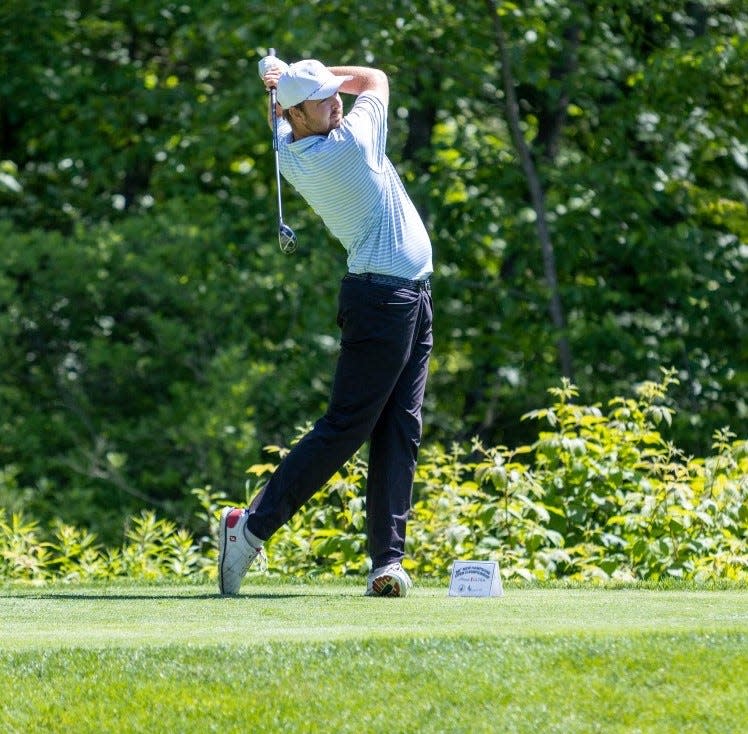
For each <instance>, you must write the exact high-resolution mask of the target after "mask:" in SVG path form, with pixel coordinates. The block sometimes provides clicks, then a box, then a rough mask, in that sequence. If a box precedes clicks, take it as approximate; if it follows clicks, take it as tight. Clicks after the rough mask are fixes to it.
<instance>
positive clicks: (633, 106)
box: [0, 0, 748, 533]
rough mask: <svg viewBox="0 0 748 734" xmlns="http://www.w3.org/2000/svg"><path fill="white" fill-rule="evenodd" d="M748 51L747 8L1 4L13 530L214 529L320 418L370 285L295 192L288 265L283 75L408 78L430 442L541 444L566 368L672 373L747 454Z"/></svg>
mask: <svg viewBox="0 0 748 734" xmlns="http://www.w3.org/2000/svg"><path fill="white" fill-rule="evenodd" d="M492 13H498V14H499V17H500V21H501V27H502V28H503V29H504V32H505V36H506V52H507V54H508V57H509V59H510V61H511V69H512V72H513V89H514V91H515V93H516V96H517V108H518V113H519V125H520V128H521V132H522V135H523V137H524V141H525V142H526V145H527V148H528V150H529V152H530V154H531V156H532V162H533V164H534V167H535V169H536V171H537V175H538V181H539V184H540V186H541V190H542V196H543V203H544V206H545V211H546V213H547V220H548V221H547V224H548V228H549V234H550V235H551V237H552V243H553V249H554V256H555V262H556V266H557V267H556V269H557V278H558V283H557V285H558V295H559V298H560V303H561V304H562V307H563V310H564V326H563V329H561V333H560V330H559V322H558V321H556V322H555V323H554V321H553V320H552V319H551V317H550V315H549V304H550V302H551V296H552V292H551V289H550V285H551V284H549V283H548V282H547V278H546V274H547V271H546V270H545V269H544V263H543V253H542V252H541V247H540V243H539V242H538V239H537V234H536V224H537V221H536V217H537V214H536V211H535V209H534V208H533V206H532V201H531V199H530V197H529V194H528V182H527V180H526V177H525V174H524V172H523V168H522V166H521V165H520V159H519V156H518V152H517V146H516V141H513V140H512V136H511V134H510V129H509V126H508V124H507V114H506V113H507V108H506V99H505V88H504V86H503V84H502V67H501V64H500V53H499V48H498V45H497V38H496V34H495V27H496V26H495V23H494V22H493V20H494V19H493V17H492ZM746 31H748V13H747V12H746V10H745V8H744V5H743V4H742V3H740V2H738V1H737V0H717V1H710V2H707V1H706V0H701V1H699V0H655V1H654V2H644V1H643V0H635V1H628V2H626V3H620V2H609V3H591V2H585V1H584V0H553V1H548V2H533V3H511V2H502V3H490V2H485V1H484V2H478V0H470V1H469V2H466V3H460V4H458V3H452V2H446V1H445V0H417V1H414V2H406V1H405V0H385V1H383V2H380V3H376V4H374V5H371V4H370V5H368V6H365V7H360V6H359V5H354V4H348V3H332V2H327V1H325V0H317V1H314V0H312V1H310V2H306V3H296V2H290V1H284V2H278V3H274V4H267V3H257V2H245V3H237V2H232V1H229V0H221V1H219V0H205V2H202V3H199V4H188V3H180V4H177V3H163V2H153V1H152V0H138V1H137V2H130V3H110V2H101V1H100V0H91V1H87V2H84V1H82V0H79V1H77V2H74V1H73V0H16V2H13V3H9V4H5V5H3V7H2V10H0V215H1V216H2V220H3V221H2V223H0V252H1V253H2V260H1V261H0V368H1V372H0V374H1V375H2V377H0V468H1V467H6V469H5V470H6V471H9V472H14V473H15V475H16V476H18V477H19V478H20V486H24V487H29V488H31V489H30V491H29V492H26V493H25V494H23V497H22V498H19V496H18V495H16V494H14V495H13V496H12V497H10V496H8V497H5V498H3V501H4V502H8V503H11V502H15V503H18V502H23V504H24V506H25V507H27V508H28V509H31V510H33V511H35V512H42V513H52V514H55V515H60V516H61V517H63V518H67V519H68V520H74V519H77V518H83V517H85V518H87V521H89V522H90V523H91V524H92V525H93V526H94V527H96V528H98V529H100V530H101V531H102V532H104V533H108V532H113V531H115V530H116V528H118V527H119V526H120V524H121V521H122V520H121V518H122V517H123V513H127V512H129V511H132V510H134V509H135V508H138V507H140V506H143V505H148V506H158V507H162V508H164V509H166V510H168V511H169V512H170V513H173V514H175V515H177V516H180V517H182V518H187V517H189V516H190V513H191V512H192V510H193V509H194V501H193V500H192V499H191V496H190V495H189V493H188V491H187V489H186V488H187V487H190V486H199V485H203V484H206V483H213V484H214V485H215V486H226V487H228V486H234V487H235V486H237V485H238V484H240V483H241V481H242V476H243V472H244V469H245V467H246V466H247V465H249V464H250V463H253V462H257V461H259V460H260V459H261V452H262V446H264V445H266V444H270V443H275V444H282V443H283V442H284V441H285V440H287V438H288V435H289V433H290V432H292V431H293V428H294V426H295V425H297V424H299V423H302V422H304V421H306V420H308V419H309V418H312V417H314V416H315V415H316V414H317V413H318V412H319V411H320V410H321V409H322V408H323V406H324V404H325V401H326V397H327V392H328V390H329V384H330V378H331V367H332V364H333V363H334V359H335V350H336V340H337V333H336V331H335V326H334V308H335V303H334V300H335V293H336V290H337V278H338V275H341V276H342V274H343V272H344V270H345V262H344V256H343V252H342V250H341V249H340V248H339V246H338V245H337V244H336V243H334V242H332V240H331V237H330V236H329V234H328V233H327V232H326V230H325V229H324V227H323V226H322V225H321V223H320V222H319V221H318V220H317V219H316V217H315V215H314V214H313V213H312V212H311V211H309V209H308V208H307V207H306V205H305V204H304V202H303V201H302V200H301V199H300V197H298V196H296V195H295V194H294V193H293V192H292V191H291V190H290V189H286V190H284V209H285V210H286V211H285V212H284V214H285V216H286V219H287V220H288V221H289V222H291V223H292V224H293V227H294V230H295V231H296V232H297V233H298V235H299V239H300V243H301V246H300V250H299V252H298V254H297V255H295V256H293V257H290V258H288V257H284V256H283V255H281V254H280V253H279V251H278V249H277V245H276V243H275V216H276V214H275V210H274V206H275V204H274V174H273V160H272V151H271V145H270V135H269V132H268V129H267V125H266V122H265V105H266V100H265V98H264V95H263V91H262V86H261V84H260V83H259V81H258V79H257V74H256V63H257V61H258V60H259V58H261V56H262V55H263V54H264V53H266V50H267V47H269V46H275V47H276V48H277V49H278V50H279V53H280V54H281V55H282V56H284V57H285V58H286V59H287V60H288V61H293V60H296V59H298V58H301V57H306V56H314V57H317V58H320V59H322V60H323V61H325V62H327V63H331V64H332V63H357V64H371V65H376V66H379V67H381V68H383V69H384V70H385V71H386V72H387V73H388V74H389V76H390V80H391V87H392V103H391V114H390V128H391V131H390V154H391V157H392V158H393V160H394V162H395V163H396V165H397V167H398V169H399V170H400V171H401V173H402V175H403V177H404V179H405V181H406V185H407V187H408V189H409V191H410V192H411V193H412V195H413V198H414V200H415V201H416V203H417V206H418V207H419V209H420V210H421V212H422V213H423V216H424V218H425V220H426V221H427V223H428V226H429V229H430V231H431V233H432V236H433V242H434V248H435V263H436V273H435V276H434V292H435V299H436V308H437V321H436V329H437V334H436V336H437V339H436V348H435V353H434V358H433V361H432V370H431V381H430V388H429V393H428V396H427V406H426V411H425V420H426V425H425V437H424V441H425V443H427V444H439V443H441V444H444V445H449V444H450V443H451V442H452V441H453V440H457V441H464V440H468V439H470V438H471V437H473V436H475V435H478V436H480V438H481V440H482V441H483V442H484V444H485V445H498V444H503V445H507V446H519V445H522V444H523V443H527V442H529V441H531V440H532V439H533V434H534V431H535V428H534V427H533V426H532V425H531V424H528V423H527V422H522V421H521V416H522V415H523V414H524V413H526V412H527V411H528V410H531V409H532V408H533V407H535V406H536V405H538V404H539V403H541V402H542V400H543V396H544V394H545V391H546V389H547V388H548V387H549V386H552V385H555V384H557V383H558V377H559V375H560V373H561V368H560V366H559V363H558V353H557V344H558V343H559V340H560V339H564V340H565V341H566V342H567V343H568V347H569V352H570V357H571V366H572V371H573V375H574V382H575V384H576V385H577V386H578V389H579V392H580V397H581V398H582V399H583V400H587V401H590V402H595V401H599V400H607V399H609V398H610V397H611V396H613V395H616V394H620V393H624V392H626V391H627V390H628V389H629V387H630V386H631V385H635V384H637V383H639V382H642V381H645V380H648V379H650V380H651V379H653V378H656V377H657V375H658V374H659V369H660V367H661V366H666V367H672V368H674V369H675V370H676V373H677V376H678V378H679V384H678V385H677V386H674V388H673V390H672V391H671V392H670V394H669V399H670V400H671V401H672V404H673V405H675V406H677V407H678V411H677V412H676V414H675V420H674V421H673V425H672V427H671V428H669V429H668V430H669V431H670V432H671V433H672V436H673V438H674V439H675V440H677V441H678V442H679V445H683V446H684V447H686V448H687V449H689V450H691V451H694V452H702V453H703V452H704V451H706V450H707V448H708V445H709V437H710V436H711V435H712V434H713V432H714V431H715V430H717V429H721V428H723V427H724V426H728V425H729V426H730V427H731V429H732V430H733V431H734V432H736V433H737V434H738V435H744V434H745V433H746V427H748V405H746V401H745V393H746V384H748V359H747V357H748V354H747V353H746V344H748V338H746V337H747V336H748V334H746V326H745V316H744V307H745V301H746V297H745V288H744V287H743V286H742V284H743V282H744V273H745V260H746V255H747V253H748V249H747V248H748V244H746V243H747V242H748V212H747V211H746V204H745V202H746V198H747V197H746V194H747V193H748V192H747V191H746V184H745V172H746V169H748V148H747V147H746V142H745V141H746V140H747V139H748V135H747V134H746V132H747V131H746V120H747V119H748V115H746V111H747V110H746V101H745V95H744V91H743V90H744V87H745V79H746V71H747V69H746V64H747V62H746V59H748V47H747V44H748V42H747V41H746V38H748V33H747V32H746ZM63 498H64V499H63ZM191 503H193V504H191Z"/></svg>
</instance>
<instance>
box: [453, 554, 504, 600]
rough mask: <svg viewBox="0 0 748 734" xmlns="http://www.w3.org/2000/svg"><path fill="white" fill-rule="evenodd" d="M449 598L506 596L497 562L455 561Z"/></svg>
mask: <svg viewBox="0 0 748 734" xmlns="http://www.w3.org/2000/svg"><path fill="white" fill-rule="evenodd" d="M449 596H504V589H503V588H502V586H501V574H500V573H499V564H498V562H497V561H455V562H454V565H453V566H452V578H451V579H450V582H449Z"/></svg>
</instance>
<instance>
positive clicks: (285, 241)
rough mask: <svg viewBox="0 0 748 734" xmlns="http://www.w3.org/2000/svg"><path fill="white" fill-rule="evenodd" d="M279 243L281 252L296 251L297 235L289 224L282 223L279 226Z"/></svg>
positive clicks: (288, 253)
mask: <svg viewBox="0 0 748 734" xmlns="http://www.w3.org/2000/svg"><path fill="white" fill-rule="evenodd" d="M278 245H279V246H280V248H281V252H283V253H285V254H286V255H290V254H291V253H292V252H295V251H296V245H297V242H296V235H295V234H294V231H293V230H292V229H291V228H290V227H289V226H288V225H287V224H283V222H281V223H280V225H279V227H278Z"/></svg>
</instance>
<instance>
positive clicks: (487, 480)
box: [0, 372, 748, 582]
mask: <svg viewBox="0 0 748 734" xmlns="http://www.w3.org/2000/svg"><path fill="white" fill-rule="evenodd" d="M674 381H675V377H674V375H673V373H672V372H665V374H664V377H663V379H662V381H661V382H659V383H655V382H645V383H643V384H642V385H640V386H639V387H638V389H637V390H636V394H635V397H632V398H623V397H617V398H614V399H613V400H611V401H610V403H609V404H608V406H607V411H604V410H603V409H602V408H601V406H599V405H592V406H589V405H587V406H585V405H577V404H575V403H574V402H573V401H574V398H575V397H576V396H577V390H576V388H575V387H574V386H573V385H571V384H570V383H568V382H564V383H562V385H561V386H560V387H557V388H553V389H552V390H551V391H550V392H551V394H552V395H553V397H554V403H553V404H552V405H551V407H549V408H545V409H541V410H536V411H533V412H532V413H530V414H528V415H527V416H526V420H534V421H543V422H544V423H545V424H547V427H548V428H549V429H550V430H541V431H540V432H539V434H538V438H537V440H536V441H535V443H533V444H532V445H526V446H520V447H518V448H515V449H509V448H507V447H505V446H493V447H484V446H483V445H482V444H481V442H480V441H478V440H474V441H473V443H472V445H470V446H469V447H468V446H461V445H457V444H455V445H453V446H451V447H450V448H449V449H448V450H447V449H445V448H443V447H440V446H436V445H434V446H428V447H425V448H424V449H423V451H422V455H421V460H420V462H419V466H418V471H417V475H416V482H415V488H414V504H413V512H412V518H411V521H410V523H409V531H408V548H407V551H408V553H407V557H406V560H405V562H404V564H405V565H406V567H407V568H408V569H409V570H411V571H413V572H414V573H415V574H416V575H419V576H432V577H437V578H444V577H445V576H446V575H447V574H448V573H449V571H450V566H451V564H452V561H453V560H455V559H458V558H465V559H475V560H479V559H496V560H499V562H500V566H501V569H502V573H503V575H504V576H505V577H506V578H512V577H518V578H523V579H526V580H530V581H532V580H548V579H554V578H569V579H572V580H578V581H589V580H605V581H607V580H611V581H622V582H630V581H638V580H652V581H661V580H666V579H671V578H674V579H684V580H691V581H695V582H707V581H714V580H718V579H724V580H730V581H741V582H744V581H747V580H748V441H745V440H736V436H735V435H734V434H733V433H731V432H730V431H729V430H728V429H722V430H720V431H718V432H716V433H715V435H714V437H713V451H714V453H713V455H711V456H709V457H706V458H694V457H688V456H686V455H685V454H684V453H683V452H682V451H681V450H679V449H678V448H677V447H676V446H674V445H673V444H672V443H671V442H669V441H668V440H667V439H666V438H665V437H664V436H663V434H662V432H661V431H660V426H662V425H663V424H664V425H665V426H667V425H668V424H669V423H670V421H671V420H672V416H673V410H672V409H671V408H669V407H667V405H666V404H665V402H666V395H667V390H668V388H669V387H670V386H671V385H672V384H673V383H674ZM303 432H304V431H303V430H302V431H301V432H300V433H303ZM269 450H270V451H271V453H274V454H277V455H278V457H279V458H282V456H283V455H284V453H285V451H286V449H282V448H280V447H277V446H276V447H270V448H269ZM275 466H276V464H275V463H272V462H270V463H265V464H255V465H253V466H251V467H250V468H249V469H248V474H250V475H251V476H252V477H253V478H252V479H250V480H249V481H248V482H247V496H246V497H244V498H242V501H245V502H246V501H248V500H249V498H250V495H252V494H253V493H254V492H255V491H256V490H257V489H258V487H259V486H260V485H261V484H262V482H263V481H264V479H265V477H266V476H267V475H269V474H270V473H271V472H272V471H273V470H274V468H275ZM365 479H366V463H365V455H364V452H360V453H358V454H357V455H356V456H354V457H353V459H351V461H349V462H348V463H347V464H346V465H345V466H344V467H343V468H342V469H341V470H340V471H339V472H338V473H337V474H335V476H333V477H332V479H331V480H330V482H329V483H328V484H327V486H326V487H325V488H324V489H323V490H322V491H320V492H318V493H317V494H316V495H315V497H314V498H312V500H311V501H310V502H309V503H308V504H307V505H306V506H305V507H304V508H302V510H301V511H300V512H298V513H297V514H296V515H295V516H294V517H293V518H292V520H291V521H290V522H289V523H288V524H287V525H286V526H285V527H283V528H282V529H281V530H279V531H278V533H276V534H275V535H274V536H273V538H271V539H270V541H269V542H268V543H267V548H266V550H267V555H268V557H269V559H270V568H271V570H272V571H275V572H280V573H283V574H290V575H298V576H301V575H310V574H312V575H313V574H320V573H332V574H335V575H346V574H352V575H360V574H363V573H364V572H365V571H366V570H367V564H368V559H367V557H366V533H365V512H366V508H365V499H364V495H365V492H364V485H365ZM12 480H13V476H12V475H10V474H9V475H8V476H6V478H5V481H8V482H10V481H12ZM193 494H194V495H195V497H196V498H197V501H198V502H199V504H200V507H201V510H200V512H199V514H198V517H197V520H198V521H199V522H200V523H202V525H203V526H204V528H205V534H204V535H202V536H201V537H200V538H199V539H197V540H196V539H195V538H194V537H193V536H192V535H191V534H190V533H189V532H187V531H186V530H179V529H177V527H176V525H175V524H174V523H172V522H171V521H169V520H164V519H157V518H156V516H155V515H154V514H153V513H152V512H145V513H142V514H141V515H139V516H136V517H133V518H132V519H131V522H130V527H129V528H128V529H127V531H126V534H125V541H124V543H123V545H122V547H121V548H114V549H105V548H102V547H101V546H100V545H98V544H97V542H96V538H95V537H94V536H93V535H92V534H91V533H89V532H87V531H84V530H80V529H76V528H74V527H72V526H70V525H66V524H64V523H62V522H60V521H58V522H56V523H55V524H54V525H53V526H52V529H51V534H50V536H49V539H47V537H46V536H45V535H44V534H43V533H42V531H41V529H40V528H39V526H38V525H37V524H36V523H34V522H29V521H28V520H27V519H26V518H24V517H23V516H22V515H21V513H19V512H13V513H12V514H10V516H9V517H8V516H7V514H6V513H5V511H0V578H4V579H30V580H34V581H46V580H48V579H52V578H59V579H64V580H68V581H73V580H81V579H101V578H114V577H118V576H128V577H131V578H138V579H147V580H158V579H162V578H169V577H183V578H193V579H209V578H214V577H215V558H216V551H215V537H216V534H217V517H218V513H219V510H220V507H221V506H222V505H226V504H229V498H228V497H227V496H226V495H225V493H223V492H220V491H215V490H213V489H212V488H211V487H203V488H200V489H195V490H193ZM236 501H238V498H234V502H236ZM263 571H264V569H263V568H256V569H254V571H253V573H261V572H263Z"/></svg>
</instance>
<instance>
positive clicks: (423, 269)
mask: <svg viewBox="0 0 748 734" xmlns="http://www.w3.org/2000/svg"><path fill="white" fill-rule="evenodd" d="M386 142H387V108H386V106H385V104H384V102H383V101H382V100H381V99H380V98H379V97H378V96H377V95H376V94H374V93H372V92H364V93H363V94H361V95H359V96H358V97H357V98H356V101H355V103H354V105H353V107H352V108H351V111H350V112H349V113H348V114H347V115H346V116H345V117H344V118H343V121H342V122H341V124H340V127H338V128H337V129H335V130H332V131H331V132H330V133H329V135H328V136H327V137H324V136H323V135H310V136H309V137H306V138H302V139H301V140H296V141H294V140H293V138H292V135H291V126H290V125H289V123H288V122H287V121H286V120H282V119H279V120H278V148H279V150H278V155H279V159H280V169H281V173H282V174H283V176H284V177H285V178H286V180H287V181H288V182H289V183H290V184H291V185H292V186H293V187H294V188H295V189H296V190H297V191H298V192H299V193H300V194H301V195H302V196H303V197H304V199H305V200H306V201H307V203H308V204H309V206H311V207H312V209H314V211H315V212H317V214H319V215H320V217H322V220H323V221H324V223H325V225H326V226H327V228H328V229H329V230H330V232H332V234H333V235H334V236H335V237H336V238H337V239H338V240H340V242H341V243H342V245H343V247H345V249H346V251H347V253H348V270H349V271H350V272H351V273H381V274H384V275H395V276H398V277H400V278H408V279H410V280H422V279H424V278H427V277H428V276H429V275H431V273H432V271H433V266H432V263H431V242H430V240H429V236H428V233H427V232H426V228H425V227H424V225H423V222H422V221H421V217H420V215H419V214H418V212H417V211H416V208H415V206H413V202H412V201H411V200H410V197H409V196H408V194H407V193H406V191H405V189H404V187H403V184H402V182H401V181H400V177H399V176H398V175H397V171H395V168H394V166H393V165H392V163H391V162H390V160H389V158H387V155H386V154H385V146H386Z"/></svg>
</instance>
